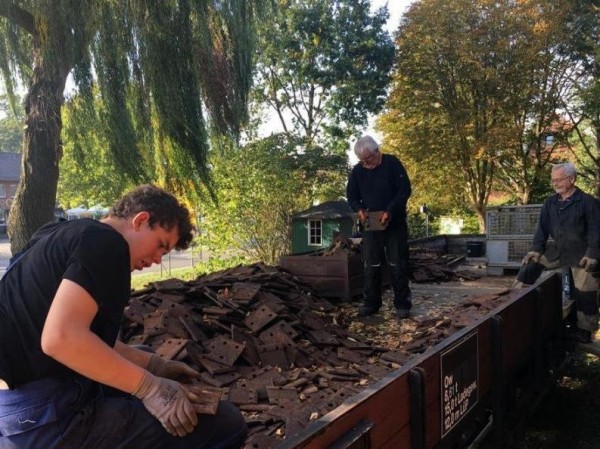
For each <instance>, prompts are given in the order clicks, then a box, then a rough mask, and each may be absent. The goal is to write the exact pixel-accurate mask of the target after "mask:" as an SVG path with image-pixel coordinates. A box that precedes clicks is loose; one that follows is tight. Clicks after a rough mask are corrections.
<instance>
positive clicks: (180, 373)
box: [146, 354, 200, 379]
mask: <svg viewBox="0 0 600 449" xmlns="http://www.w3.org/2000/svg"><path fill="white" fill-rule="evenodd" d="M146 369H147V370H148V371H150V372H151V373H152V374H154V375H155V376H158V377H166V378H167V379H179V378H181V377H188V378H193V377H194V378H199V377H200V373H199V372H198V371H196V370H195V369H192V368H190V367H189V366H187V365H186V364H185V363H183V362H176V361H175V360H165V359H163V358H162V357H160V356H158V355H156V354H152V357H150V362H148V366H147V367H146Z"/></svg>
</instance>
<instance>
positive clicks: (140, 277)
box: [131, 268, 198, 290]
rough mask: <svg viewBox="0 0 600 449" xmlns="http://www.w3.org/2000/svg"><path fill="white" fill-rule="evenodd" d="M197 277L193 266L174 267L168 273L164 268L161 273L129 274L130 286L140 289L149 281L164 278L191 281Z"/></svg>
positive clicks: (162, 279)
mask: <svg viewBox="0 0 600 449" xmlns="http://www.w3.org/2000/svg"><path fill="white" fill-rule="evenodd" d="M196 277H198V272H197V271H196V270H194V269H193V268H174V269H172V270H171V273H170V274H169V273H168V272H167V271H166V270H165V271H163V273H162V275H161V273H160V271H156V272H152V273H142V274H135V275H133V276H131V288H132V289H134V290H140V289H142V288H144V287H145V286H146V285H148V284H149V283H150V282H156V281H164V280H165V279H171V278H176V279H181V280H183V281H191V280H192V279H196Z"/></svg>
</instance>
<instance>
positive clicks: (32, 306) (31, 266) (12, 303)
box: [0, 219, 131, 388]
mask: <svg viewBox="0 0 600 449" xmlns="http://www.w3.org/2000/svg"><path fill="white" fill-rule="evenodd" d="M63 279H69V280H70V281H73V282H75V283H76V284H78V285H80V286H81V287H83V288H84V289H85V290H86V291H87V292H88V293H89V294H90V295H91V296H92V298H94V300H95V301H96V302H97V303H98V308H99V309H98V313H97V314H96V316H95V318H94V320H93V321H92V324H91V330H92V332H94V333H95V334H96V335H98V336H99V337H100V338H101V339H102V340H103V341H104V342H106V343H107V344H108V345H110V346H113V345H114V344H115V341H116V339H117V335H118V332H119V327H120V324H121V320H122V318H123V310H124V308H125V305H126V304H127V301H128V298H129V293H130V288H131V282H130V281H131V270H130V260H129V246H128V244H127V242H126V241H125V239H124V238H123V236H122V235H121V234H120V233H118V232H117V231H116V230H115V229H114V228H112V227H111V226H108V225H106V224H103V223H101V222H98V221H95V220H91V219H79V220H73V221H68V222H64V223H53V224H49V225H46V226H44V227H42V228H41V229H40V230H39V231H38V232H36V233H35V234H34V236H33V237H32V239H31V241H30V242H29V244H28V245H27V246H26V250H25V251H24V252H23V253H22V254H21V255H20V257H19V258H18V260H17V261H16V262H15V264H14V266H13V267H12V268H10V269H9V270H8V271H7V273H6V274H5V276H4V277H3V278H2V279H1V280H0V379H3V380H4V381H5V382H6V383H7V384H8V385H9V387H11V388H13V387H15V386H18V385H20V384H23V383H26V382H31V381H34V380H38V379H42V378H49V377H61V376H64V375H68V374H69V373H71V370H70V369H69V368H67V367H65V366H64V365H62V364H60V363H58V362H57V361H56V360H54V359H52V358H51V357H48V356H47V355H45V354H44V353H43V352H42V349H41V335H42V330H43V327H44V322H45V320H46V316H47V315H48V310H49V308H50V305H51V303H52V301H53V299H54V296H55V294H56V291H57V289H58V286H59V285H60V283H61V281H62V280H63Z"/></svg>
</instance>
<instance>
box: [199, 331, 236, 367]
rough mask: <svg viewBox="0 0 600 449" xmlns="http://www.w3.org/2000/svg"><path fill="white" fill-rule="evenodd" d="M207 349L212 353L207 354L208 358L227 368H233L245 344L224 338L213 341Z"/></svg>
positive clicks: (206, 345) (208, 344)
mask: <svg viewBox="0 0 600 449" xmlns="http://www.w3.org/2000/svg"><path fill="white" fill-rule="evenodd" d="M205 347H206V348H207V349H208V350H209V351H210V352H209V353H207V354H206V357H207V358H209V359H211V360H214V361H215V362H219V363H222V364H223V365H227V366H233V364H234V363H235V361H236V360H237V359H238V357H239V356H240V354H241V353H242V351H243V350H244V345H243V344H240V343H238V342H236V341H233V340H232V339H230V338H227V337H224V336H220V337H217V338H215V339H213V340H211V341H210V342H209V343H207V344H205Z"/></svg>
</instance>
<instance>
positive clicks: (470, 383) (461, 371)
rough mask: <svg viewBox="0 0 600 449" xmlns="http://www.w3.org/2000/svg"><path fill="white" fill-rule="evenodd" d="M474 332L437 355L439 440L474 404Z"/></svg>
mask: <svg viewBox="0 0 600 449" xmlns="http://www.w3.org/2000/svg"><path fill="white" fill-rule="evenodd" d="M477 349H478V348H477V332H476V331H475V332H474V333H472V334H470V335H468V336H467V337H465V338H464V339H462V340H461V341H459V342H458V343H457V344H456V345H454V346H453V347H452V348H450V349H448V350H447V351H445V352H444V353H442V354H441V363H440V367H441V392H442V398H441V399H442V400H441V404H442V437H443V436H444V435H446V434H447V433H448V432H450V430H452V428H453V427H454V426H455V425H456V424H458V422H459V421H460V420H461V419H462V418H463V417H464V416H465V415H466V414H467V413H468V412H469V411H470V410H471V409H472V408H473V407H474V406H475V404H477V401H478V391H477V379H478V372H479V365H478V361H479V357H478V350H477Z"/></svg>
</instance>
